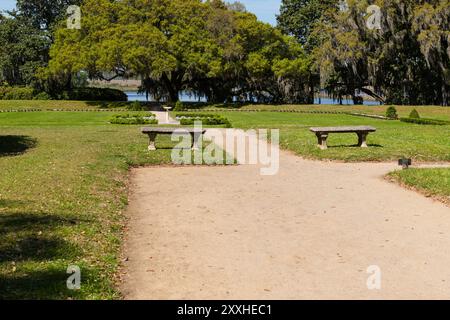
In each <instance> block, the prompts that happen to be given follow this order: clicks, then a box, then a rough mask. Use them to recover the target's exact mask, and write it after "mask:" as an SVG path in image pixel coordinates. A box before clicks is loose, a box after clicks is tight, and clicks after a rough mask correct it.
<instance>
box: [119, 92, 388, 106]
mask: <svg viewBox="0 0 450 320" xmlns="http://www.w3.org/2000/svg"><path fill="white" fill-rule="evenodd" d="M125 93H126V94H127V96H128V101H147V98H146V96H145V94H138V93H137V92H135V91H128V92H125ZM180 99H181V101H183V102H198V101H199V100H198V99H197V98H195V97H194V96H190V95H188V94H186V93H182V94H181V96H180ZM200 101H201V102H204V101H205V100H204V99H200ZM342 103H343V104H346V105H352V104H353V100H351V99H344V100H343V101H342ZM314 104H339V101H338V100H334V99H331V98H321V99H319V98H316V99H314ZM364 105H366V106H378V105H380V102H378V101H370V100H365V101H364Z"/></svg>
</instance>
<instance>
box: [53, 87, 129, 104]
mask: <svg viewBox="0 0 450 320" xmlns="http://www.w3.org/2000/svg"><path fill="white" fill-rule="evenodd" d="M58 99H60V100H78V101H128V97H127V95H126V94H125V93H124V92H123V91H120V90H117V89H110V88H77V89H73V90H71V91H64V92H63V93H61V94H59V95H58Z"/></svg>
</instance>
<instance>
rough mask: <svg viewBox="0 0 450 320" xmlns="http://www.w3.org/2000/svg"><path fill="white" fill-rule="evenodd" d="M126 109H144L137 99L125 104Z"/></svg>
mask: <svg viewBox="0 0 450 320" xmlns="http://www.w3.org/2000/svg"><path fill="white" fill-rule="evenodd" d="M127 109H128V110H130V111H142V110H144V107H143V105H142V104H141V103H140V102H139V101H134V102H132V103H130V104H129V105H127Z"/></svg>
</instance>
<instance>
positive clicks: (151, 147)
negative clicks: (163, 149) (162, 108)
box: [148, 133, 157, 151]
mask: <svg viewBox="0 0 450 320" xmlns="http://www.w3.org/2000/svg"><path fill="white" fill-rule="evenodd" d="M156 135H157V134H156V133H149V134H148V138H149V140H150V142H149V145H148V151H155V150H156V144H155V142H156Z"/></svg>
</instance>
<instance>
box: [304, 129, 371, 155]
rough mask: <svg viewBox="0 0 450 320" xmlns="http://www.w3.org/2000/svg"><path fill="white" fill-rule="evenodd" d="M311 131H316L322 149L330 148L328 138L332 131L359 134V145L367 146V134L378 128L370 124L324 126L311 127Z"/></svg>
mask: <svg viewBox="0 0 450 320" xmlns="http://www.w3.org/2000/svg"><path fill="white" fill-rule="evenodd" d="M310 130H311V132H313V133H315V134H316V136H317V139H318V141H319V147H320V149H322V150H325V149H327V148H328V146H327V139H328V135H329V134H330V133H356V134H357V135H358V146H359V147H362V148H367V142H366V140H367V136H368V135H369V133H371V132H376V131H377V129H376V128H374V127H369V126H360V127H323V128H311V129H310Z"/></svg>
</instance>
